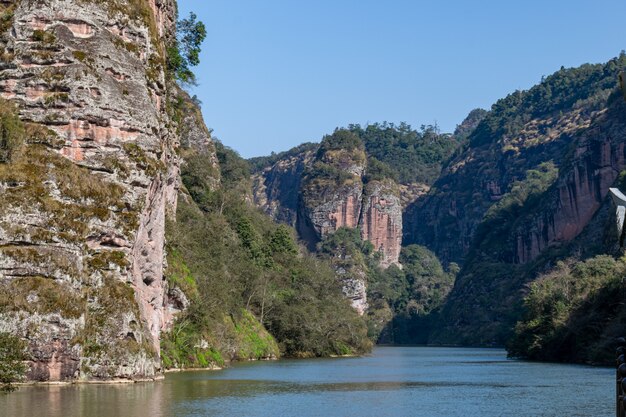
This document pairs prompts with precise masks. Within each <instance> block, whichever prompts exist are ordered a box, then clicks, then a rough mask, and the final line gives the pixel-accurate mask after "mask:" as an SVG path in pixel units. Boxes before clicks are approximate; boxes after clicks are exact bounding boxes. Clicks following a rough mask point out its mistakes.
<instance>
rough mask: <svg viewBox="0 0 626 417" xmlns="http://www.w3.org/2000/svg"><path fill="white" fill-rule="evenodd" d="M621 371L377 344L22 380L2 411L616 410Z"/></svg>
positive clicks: (232, 416)
mask: <svg viewBox="0 0 626 417" xmlns="http://www.w3.org/2000/svg"><path fill="white" fill-rule="evenodd" d="M613 378H614V371H613V370H612V369H610V368H592V367H585V366H574V365H556V364H539V363H528V362H518V361H511V360H507V359H506V354H505V352H504V351H502V350H493V349H452V348H428V347H379V348H377V349H375V350H374V352H373V354H372V356H368V357H364V358H348V359H316V360H297V361H292V360H285V361H277V362H255V363H246V364H238V365H236V366H233V367H232V368H229V369H226V370H223V371H207V372H204V371H202V372H184V373H178V374H168V375H167V377H166V378H165V380H164V381H161V382H158V383H146V384H133V385H128V386H125V385H121V386H104V385H77V386H67V387H23V388H20V390H19V391H17V392H15V393H13V394H10V395H7V396H0V415H2V416H4V415H6V416H16V417H17V416H29V417H30V416H55V417H57V416H58V417H74V416H89V417H99V416H124V417H139V416H142V417H143V416H148V417H159V416H176V417H181V416H228V417H243V416H298V417H307V416H324V417H331V416H337V417H352V416H355V417H356V416H358V417H366V416H394V417H395V416H429V417H430V416H446V417H449V416H463V417H478V416H481V417H482V416H515V417H519V416H528V417H539V416H555V417H557V416H558V417H566V416H567V417H574V416H585V417H587V416H611V415H614V411H613V401H614V400H613V395H614V385H613Z"/></svg>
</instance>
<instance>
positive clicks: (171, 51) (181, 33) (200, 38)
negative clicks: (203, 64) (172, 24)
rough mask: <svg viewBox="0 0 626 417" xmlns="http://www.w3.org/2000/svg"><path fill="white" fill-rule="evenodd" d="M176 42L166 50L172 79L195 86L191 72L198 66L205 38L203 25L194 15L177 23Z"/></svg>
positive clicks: (194, 79)
mask: <svg viewBox="0 0 626 417" xmlns="http://www.w3.org/2000/svg"><path fill="white" fill-rule="evenodd" d="M176 32H177V33H176V35H177V36H176V40H175V41H174V43H173V45H170V46H169V47H168V48H167V64H168V68H169V70H170V72H171V73H172V74H173V75H174V77H175V78H176V79H177V80H178V81H180V82H182V83H183V84H192V85H193V84H196V75H195V74H194V73H193V71H192V70H191V67H195V66H197V65H198V64H200V51H201V49H200V46H201V45H202V42H204V39H205V38H206V27H205V26H204V23H202V22H200V21H198V20H197V16H196V14H195V13H189V17H188V18H187V19H183V20H180V21H178V23H177V26H176Z"/></svg>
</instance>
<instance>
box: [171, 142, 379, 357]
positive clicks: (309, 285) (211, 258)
mask: <svg viewBox="0 0 626 417" xmlns="http://www.w3.org/2000/svg"><path fill="white" fill-rule="evenodd" d="M216 154H217V158H218V162H219V171H220V173H221V175H220V176H219V182H220V183H219V186H217V185H216V178H217V176H218V173H217V169H216V167H214V166H213V164H212V163H211V160H210V158H209V157H210V154H206V153H205V154H203V153H197V154H193V155H190V156H188V157H187V158H186V164H185V165H184V167H183V170H182V180H183V184H184V186H185V191H184V193H183V194H181V196H180V197H179V206H178V212H177V218H176V222H172V223H170V225H169V227H168V236H169V237H168V262H169V268H168V271H167V278H168V280H170V282H171V283H172V284H173V285H174V286H177V287H180V288H182V289H183V290H184V292H185V294H188V295H189V297H190V300H189V301H190V304H189V307H188V309H187V311H186V312H185V313H184V314H183V315H182V316H181V317H179V318H178V319H177V321H176V324H175V326H174V328H173V329H172V331H171V332H169V333H168V334H167V335H166V337H164V339H163V342H162V352H163V360H164V364H165V365H166V366H168V367H169V366H177V367H206V366H207V364H214V365H223V364H224V361H225V360H234V359H260V358H272V357H273V358H276V357H279V356H290V357H310V356H328V355H345V354H357V353H364V352H367V351H368V350H369V349H370V346H371V343H370V341H369V339H368V338H367V330H366V327H365V323H364V321H363V320H361V318H360V317H358V315H357V314H356V312H355V311H353V310H352V309H351V308H350V306H349V304H348V302H347V301H346V300H345V299H344V298H343V296H342V294H341V288H340V286H339V283H338V282H337V280H336V279H335V275H334V272H333V271H332V269H331V267H330V266H329V265H328V264H327V263H326V262H324V261H323V260H320V259H316V258H315V257H313V256H311V255H309V254H308V253H307V252H306V250H305V249H304V248H302V247H300V246H299V245H298V243H297V240H296V237H295V232H294V230H293V229H291V228H290V227H287V226H285V225H277V224H275V223H273V222H272V221H271V220H270V219H269V218H268V217H267V216H265V215H264V214H262V213H260V212H259V211H258V210H257V209H256V208H255V207H253V206H250V205H249V204H247V203H246V202H245V196H246V195H247V194H249V190H248V189H249V166H248V164H247V163H246V161H245V160H243V159H242V158H241V157H239V156H238V155H237V154H236V153H235V152H234V151H232V150H231V149H229V148H227V147H225V146H224V145H222V144H221V143H219V142H216Z"/></svg>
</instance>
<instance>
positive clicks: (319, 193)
mask: <svg viewBox="0 0 626 417" xmlns="http://www.w3.org/2000/svg"><path fill="white" fill-rule="evenodd" d="M365 159H366V158H365V154H364V153H363V149H362V148H361V149H356V150H355V149H352V150H347V149H332V150H325V149H322V151H318V150H317V149H315V150H311V149H306V150H304V151H303V152H301V153H298V154H295V155H289V156H287V157H285V158H284V159H279V160H278V161H277V162H276V163H275V164H273V165H272V166H270V167H268V168H266V169H264V170H263V171H261V172H259V173H256V174H255V175H254V176H253V195H254V202H255V204H256V205H257V206H258V207H260V208H261V209H262V210H263V211H264V212H265V213H267V214H269V215H270V216H271V217H272V218H273V219H274V220H276V221H278V222H282V223H287V224H290V225H292V226H295V227H296V229H297V230H298V233H299V235H300V237H301V239H303V240H304V241H305V242H307V244H308V245H309V248H310V249H311V250H315V246H316V244H317V243H318V242H319V241H321V240H322V239H323V238H324V237H325V236H327V235H328V234H330V233H333V232H335V231H336V230H337V229H339V228H342V227H347V228H356V227H359V228H360V229H361V236H362V238H363V240H367V241H370V242H371V243H372V244H373V245H374V248H375V250H377V251H379V252H380V253H381V255H382V257H381V266H383V267H388V266H389V265H392V264H398V260H399V256H400V247H401V241H402V209H403V206H404V205H406V204H408V202H409V201H411V202H412V201H415V199H416V198H418V197H419V196H421V195H423V194H424V192H425V189H427V188H428V187H427V186H423V185H420V184H409V185H404V186H399V185H398V184H396V183H395V182H394V181H392V180H389V179H386V180H373V181H370V182H366V181H365V179H366V178H365V177H366V174H367V165H366V163H365ZM329 172H331V173H332V174H328V173H329Z"/></svg>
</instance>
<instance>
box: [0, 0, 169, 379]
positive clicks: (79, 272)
mask: <svg viewBox="0 0 626 417" xmlns="http://www.w3.org/2000/svg"><path fill="white" fill-rule="evenodd" d="M0 4H1V5H0V13H2V15H3V19H2V20H3V22H9V24H7V26H6V27H3V28H2V32H3V34H2V42H1V47H2V50H3V51H4V52H3V54H2V64H1V66H0V91H1V96H2V97H3V98H4V99H5V100H10V101H11V102H12V103H15V104H16V105H17V108H18V109H19V116H20V119H21V120H23V121H24V122H25V123H26V130H27V141H26V142H27V143H26V144H25V145H24V146H23V148H22V149H21V150H20V152H19V153H18V155H17V156H16V157H15V158H13V160H12V161H11V162H10V163H6V164H1V163H0V189H1V190H2V193H3V197H2V201H0V285H1V286H2V289H1V292H2V293H3V296H2V300H0V331H11V332H12V333H15V334H18V335H20V336H22V337H23V338H25V339H26V340H27V341H28V344H29V350H30V356H31V367H30V374H29V375H28V377H29V378H31V379H34V380H41V381H59V380H75V379H81V380H89V379H118V378H124V379H146V378H148V379H154V378H157V377H158V376H159V375H160V373H161V366H160V360H159V347H160V332H161V331H162V330H163V329H166V328H168V326H169V325H170V323H171V319H172V314H171V311H172V309H174V310H175V308H174V307H172V306H169V305H168V300H172V299H173V298H175V297H168V295H167V294H168V287H167V283H166V281H165V280H164V278H163V267H164V260H165V257H164V244H165V238H164V232H165V218H166V215H167V214H168V212H170V213H171V212H173V211H174V210H175V209H176V196H177V191H178V187H179V160H178V156H177V154H176V151H175V149H176V147H177V146H178V143H179V141H180V138H179V137H178V135H177V134H176V132H175V131H174V130H173V129H172V126H174V125H173V123H172V120H171V119H170V109H169V107H170V106H169V102H170V101H171V100H172V96H173V95H175V94H177V90H176V88H175V86H173V85H170V82H168V81H167V80H166V76H165V73H164V64H163V63H164V60H165V56H164V54H165V45H164V44H163V40H164V39H165V40H167V39H171V36H174V35H173V27H174V22H175V20H176V4H175V1H174V0H148V1H145V2H144V1H139V2H135V1H127V0H115V1H110V2H109V1H107V2H101V1H76V0H73V1H72V0H52V1H46V2H42V1H38V2H31V1H12V2H9V1H3V2H0Z"/></svg>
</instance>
